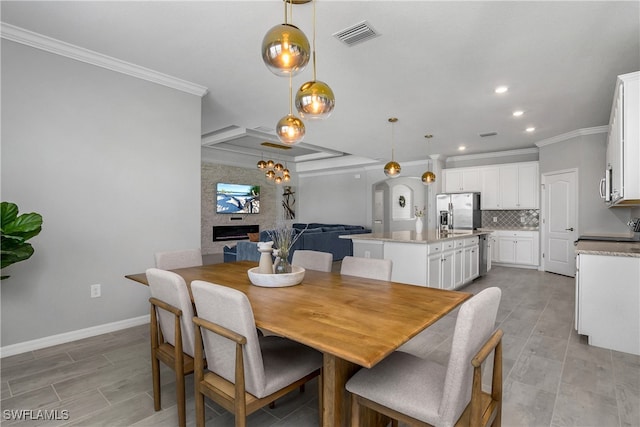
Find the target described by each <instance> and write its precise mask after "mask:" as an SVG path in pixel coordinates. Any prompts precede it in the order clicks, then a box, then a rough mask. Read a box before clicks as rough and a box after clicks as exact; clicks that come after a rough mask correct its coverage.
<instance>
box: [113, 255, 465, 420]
mask: <svg viewBox="0 0 640 427" xmlns="http://www.w3.org/2000/svg"><path fill="white" fill-rule="evenodd" d="M256 265H257V263H256V262H252V261H238V262H230V263H222V264H213V265H204V266H200V267H190V268H181V269H175V270H171V271H173V272H175V273H177V274H179V275H180V276H182V277H183V278H184V280H185V282H186V283H187V286H188V287H190V284H191V282H192V281H193V280H204V281H207V282H211V283H216V284H219V285H224V286H228V287H230V288H234V289H238V290H240V291H241V292H243V293H245V294H246V295H247V297H248V298H249V301H250V302H251V306H252V309H253V312H254V318H255V321H256V326H258V327H259V328H261V329H265V330H267V331H270V332H272V333H274V334H277V335H281V336H283V337H286V338H289V339H291V340H294V341H297V342H299V343H302V344H305V345H307V346H309V347H312V348H315V349H316V350H318V351H320V352H322V354H323V371H322V375H323V381H322V397H323V414H322V422H323V426H326V427H335V426H346V425H349V421H350V404H349V402H350V398H349V395H348V392H347V391H346V390H345V388H344V386H345V383H346V382H347V380H348V379H349V378H350V377H351V376H352V375H353V374H354V373H355V372H356V371H357V370H358V369H361V368H362V367H364V368H371V367H372V366H375V365H376V364H377V363H378V362H380V361H381V360H382V359H384V358H385V357H387V356H388V355H389V354H391V353H392V352H393V351H395V350H397V349H398V347H400V346H401V345H402V344H404V343H405V342H407V341H408V340H409V339H411V338H412V337H414V336H415V335H416V334H418V333H419V332H421V331H422V330H424V329H425V328H427V327H429V326H430V325H432V324H433V323H435V322H436V321H437V320H439V319H441V318H442V317H444V316H445V315H446V314H447V313H449V312H450V311H451V310H453V309H454V308H456V307H457V306H458V305H460V304H461V303H462V302H464V301H465V300H466V299H468V298H470V297H471V294H470V293H466V292H458V291H449V290H442V289H433V288H427V287H422V286H414V285H407V284H402V283H395V282H388V281H382V280H373V279H365V278H361V277H356V276H347V275H340V274H338V273H326V272H320V271H314V270H307V271H306V272H305V276H304V279H303V280H302V283H301V284H299V285H295V286H290V287H283V288H267V287H259V286H255V285H252V284H251V282H250V281H249V277H248V274H247V270H249V269H250V268H252V267H255V266H256ZM125 277H127V278H128V279H131V280H134V281H136V282H139V283H142V284H145V285H148V282H147V277H146V275H145V273H139V274H131V275H127V276H125ZM189 293H191V289H189ZM192 299H193V298H192ZM364 415H365V420H364V422H363V425H367V426H373V425H377V424H379V423H381V422H384V421H383V420H381V419H379V416H378V415H377V414H375V413H369V414H364Z"/></svg>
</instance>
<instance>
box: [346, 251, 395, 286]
mask: <svg viewBox="0 0 640 427" xmlns="http://www.w3.org/2000/svg"><path fill="white" fill-rule="evenodd" d="M391 268H392V262H391V260H390V259H377V258H360V257H352V256H346V257H344V258H343V259H342V266H341V267H340V274H346V275H348V276H358V277H365V278H367V279H378V280H387V281H388V280H391Z"/></svg>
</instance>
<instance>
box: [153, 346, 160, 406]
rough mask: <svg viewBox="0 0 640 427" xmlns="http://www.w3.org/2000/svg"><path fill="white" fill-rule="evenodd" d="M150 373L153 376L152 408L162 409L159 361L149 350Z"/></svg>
mask: <svg viewBox="0 0 640 427" xmlns="http://www.w3.org/2000/svg"><path fill="white" fill-rule="evenodd" d="M151 375H152V377H153V409H154V410H156V411H159V410H160V409H162V407H161V405H160V361H159V360H158V358H157V357H156V355H155V352H154V351H153V350H152V351H151Z"/></svg>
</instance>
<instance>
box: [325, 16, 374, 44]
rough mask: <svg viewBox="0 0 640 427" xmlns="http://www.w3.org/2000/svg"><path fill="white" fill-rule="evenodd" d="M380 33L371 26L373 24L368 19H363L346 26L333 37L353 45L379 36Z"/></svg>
mask: <svg viewBox="0 0 640 427" xmlns="http://www.w3.org/2000/svg"><path fill="white" fill-rule="evenodd" d="M379 35H380V34H379V33H378V32H377V31H376V30H375V29H374V28H373V27H372V26H371V24H369V23H368V22H367V21H362V22H360V23H358V24H355V25H352V26H351V27H349V28H345V29H344V30H341V31H338V32H337V33H334V34H333V37H335V38H337V39H338V40H340V41H341V42H342V43H344V44H346V45H347V46H353V45H354V44H357V43H361V42H363V41H366V40H369V39H372V38H374V37H378V36H379Z"/></svg>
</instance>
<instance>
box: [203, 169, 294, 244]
mask: <svg viewBox="0 0 640 427" xmlns="http://www.w3.org/2000/svg"><path fill="white" fill-rule="evenodd" d="M201 169H202V174H201V176H202V184H201V194H202V196H201V197H202V200H201V209H202V221H201V228H202V230H201V236H202V237H201V238H202V243H201V244H202V253H203V255H210V254H222V250H223V248H224V246H225V245H228V246H233V245H235V244H236V241H234V240H227V241H224V242H214V241H213V226H214V225H249V224H258V225H259V226H260V230H261V231H262V230H266V229H269V228H273V227H274V226H275V225H276V221H277V219H278V218H279V216H281V212H280V210H282V209H278V207H279V206H280V198H281V195H280V193H281V187H280V186H276V184H274V183H272V182H269V181H267V180H266V178H265V177H264V173H263V172H261V171H259V170H258V169H255V170H254V169H246V168H241V167H237V166H228V165H222V164H216V163H206V162H203V163H202V168H201ZM218 182H228V183H231V184H251V185H259V186H260V213H259V214H244V215H242V214H238V215H229V214H217V213H216V206H215V203H216V184H217V183H218ZM231 217H233V218H237V217H241V218H242V219H241V220H234V221H232V220H231Z"/></svg>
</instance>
